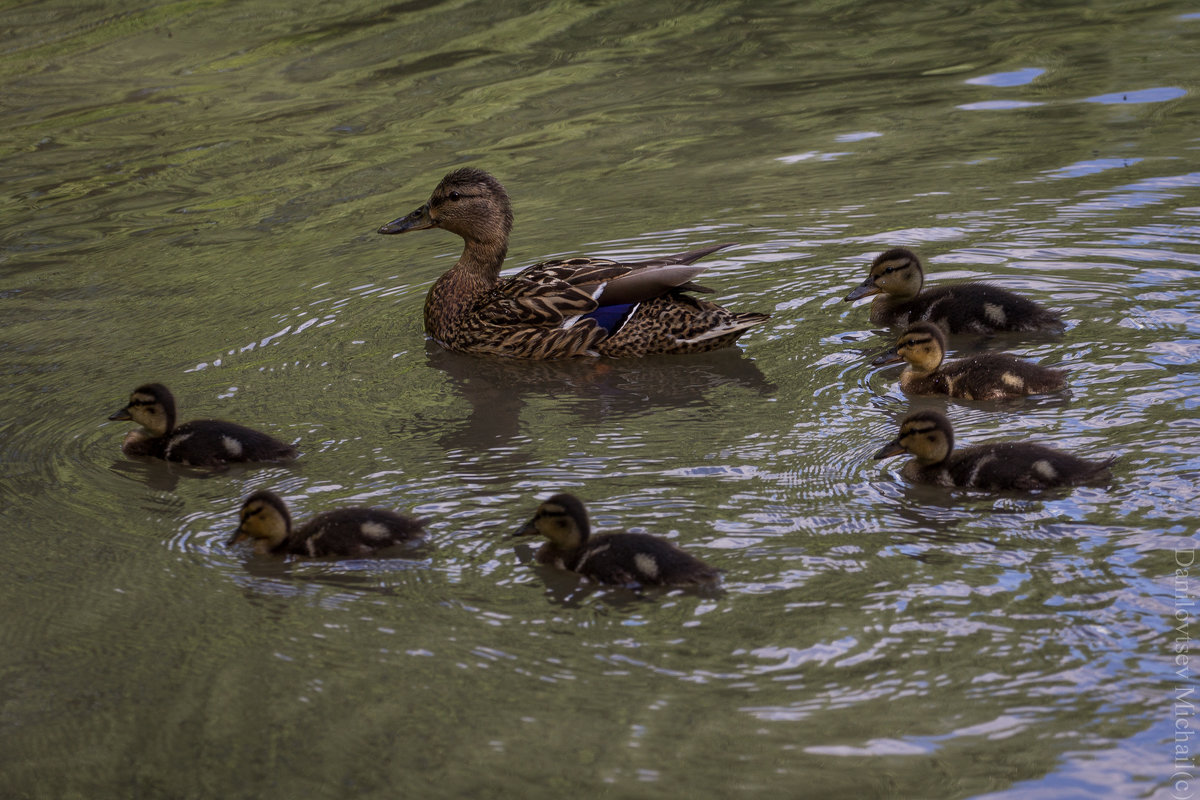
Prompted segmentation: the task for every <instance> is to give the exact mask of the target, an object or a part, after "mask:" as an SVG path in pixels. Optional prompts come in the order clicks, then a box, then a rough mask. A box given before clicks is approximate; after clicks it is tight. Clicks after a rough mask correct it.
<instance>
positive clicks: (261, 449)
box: [109, 383, 298, 469]
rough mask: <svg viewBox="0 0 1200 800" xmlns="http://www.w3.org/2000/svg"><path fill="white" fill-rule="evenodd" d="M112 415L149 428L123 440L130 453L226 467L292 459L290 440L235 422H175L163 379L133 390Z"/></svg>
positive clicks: (173, 399)
mask: <svg viewBox="0 0 1200 800" xmlns="http://www.w3.org/2000/svg"><path fill="white" fill-rule="evenodd" d="M109 419H122V420H123V419H128V420H133V421H134V422H136V423H138V424H139V425H141V426H142V427H143V428H145V430H141V431H131V432H130V433H129V434H128V435H127V436H126V437H125V441H124V443H123V444H122V445H121V450H122V451H123V452H124V453H125V455H127V456H149V457H151V458H161V459H164V460H166V461H177V462H179V463H181V464H188V465H191V466H196V467H212V468H215V469H223V468H225V467H227V466H228V465H229V464H230V463H232V462H246V461H290V460H291V459H293V458H295V457H296V456H297V455H298V453H297V452H296V448H294V447H292V446H291V445H290V444H284V443H283V442H281V441H279V440H277V439H274V438H272V437H270V436H268V435H267V434H265V433H259V432H258V431H255V430H251V429H250V428H247V427H245V426H242V425H237V424H234V423H232V422H222V421H221V420H216V419H201V420H193V421H192V422H185V423H184V424H182V425H180V426H178V427H176V426H175V396H174V395H172V394H171V392H170V390H169V389H167V387H166V386H163V385H162V384H161V383H147V384H145V385H143V386H139V387H138V388H136V389H134V390H133V394H131V395H130V396H129V404H128V405H126V406H125V407H124V408H121V409H118V410H117V411H114V412H113V413H112V414H111V415H110V416H109Z"/></svg>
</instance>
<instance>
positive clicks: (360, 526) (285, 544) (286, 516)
mask: <svg viewBox="0 0 1200 800" xmlns="http://www.w3.org/2000/svg"><path fill="white" fill-rule="evenodd" d="M421 535H422V521H421V520H418V519H413V518H411V517H406V516H404V515H402V514H397V513H396V512H394V511H388V510H387V509H383V508H338V509H335V510H333V511H326V512H324V513H321V514H318V515H317V516H315V517H313V518H312V519H310V520H309V521H308V522H306V523H304V524H303V525H301V526H300V527H299V528H293V527H292V516H291V513H290V512H289V511H288V508H287V504H286V503H284V502H283V500H282V499H281V498H280V497H279V496H278V495H276V494H273V493H272V492H267V491H261V492H255V493H254V494H252V495H250V496H249V497H247V498H246V500H245V502H243V503H242V510H241V516H240V523H239V525H238V529H237V530H236V531H235V532H234V534H233V536H231V537H230V538H229V541H228V542H227V544H229V545H233V544H236V543H237V542H239V541H241V540H243V539H253V540H254V549H255V552H257V553H261V554H270V555H287V554H293V555H301V556H310V557H314V558H316V557H319V556H366V555H370V554H371V553H374V552H376V551H378V550H382V549H384V548H386V547H391V546H393V545H397V544H401V543H403V542H409V541H413V540H415V539H419V538H420V537H421Z"/></svg>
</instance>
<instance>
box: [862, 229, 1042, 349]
mask: <svg viewBox="0 0 1200 800" xmlns="http://www.w3.org/2000/svg"><path fill="white" fill-rule="evenodd" d="M924 283H925V271H924V269H922V267H921V259H919V258H917V255H916V253H914V252H913V251H911V250H909V249H907V248H904V247H893V248H892V249H891V250H888V251H887V252H885V253H883V254H882V255H880V256H879V257H878V258H876V259H875V261H874V263H872V264H871V274H870V275H868V276H867V279H866V280H865V281H863V282H862V284H861V285H859V287H858V288H857V289H855V290H854V291H852V292H851V293H850V294H848V295H846V300H847V301H853V300H858V299H859V298H861V297H868V296H870V295H873V294H880V292H882V293H883V294H882V295H881V296H879V297H876V298H875V300H874V302H872V303H871V322H873V323H875V324H876V325H908V324H909V323H912V322H917V321H919V320H929V321H930V322H935V323H937V324H938V325H939V326H940V327H941V328H943V329H944V330H945V331H947V332H948V333H995V332H997V331H1047V332H1051V333H1061V332H1062V331H1063V329H1064V327H1065V326H1064V325H1063V321H1062V318H1061V317H1060V316H1059V315H1058V313H1057V312H1055V311H1050V310H1048V309H1045V308H1042V307H1041V306H1040V305H1038V304H1037V303H1035V302H1034V301H1032V300H1030V299H1029V298H1027V297H1022V296H1021V295H1019V294H1014V293H1012V292H1010V291H1008V290H1006V289H1000V288H998V287H996V286H992V285H990V284H986V283H957V284H951V285H949V286H935V287H934V288H932V289H927V290H925V291H921V287H922V286H923V285H924Z"/></svg>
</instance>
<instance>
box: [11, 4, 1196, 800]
mask: <svg viewBox="0 0 1200 800" xmlns="http://www.w3.org/2000/svg"><path fill="white" fill-rule="evenodd" d="M1197 52H1200V12H1198V11H1197V9H1196V8H1195V7H1194V6H1193V5H1190V4H1186V3H1182V2H1165V3H1158V4H1145V3H1127V2H1101V3H1092V4H1088V5H1087V6H1084V5H1082V4H1081V5H1079V6H1075V7H1063V6H1061V5H1060V4H1056V3H1048V2H1045V3H1036V2H1025V3H1001V2H990V3H985V4H960V3H951V2H937V3H927V4H893V3H882V2H861V3H845V2H841V3H839V2H825V3H813V4H808V5H798V4H792V3H759V2H755V3H750V2H744V3H711V4H709V3H646V2H636V3H634V2H597V3H589V4H583V3H551V4H542V5H538V4H531V3H505V2H500V3H495V2H493V3H482V2H478V1H477V0H462V1H461V2H445V3H438V2H434V1H433V0H414V1H413V2H407V3H399V4H394V5H390V6H369V5H366V4H362V3H359V2H353V1H352V2H344V3H338V4H316V5H313V4H301V3H296V4H294V5H292V6H285V5H281V4H278V3H256V2H249V0H245V1H243V2H179V3H161V4H148V3H140V4H139V3H132V2H130V3H105V4H92V5H72V4H70V3H67V2H55V1H54V0H51V2H38V3H25V4H20V3H18V4H12V3H9V4H4V5H2V6H0V110H2V112H3V119H4V125H3V126H2V127H0V182H2V185H3V187H4V191H3V192H0V314H2V316H0V319H2V320H3V333H2V335H0V402H2V404H3V408H4V409H5V412H6V413H5V414H4V415H3V417H0V559H2V561H0V563H3V565H4V579H3V581H0V602H2V604H3V605H2V607H3V609H4V611H5V614H4V616H5V622H4V625H3V627H2V628H0V631H2V634H0V795H2V796H4V797H14V798H96V797H139V798H158V797H172V798H175V797H197V798H199V797H300V796H304V797H397V796H404V797H408V796H412V797H417V796H426V797H515V796H520V797H561V796H580V797H591V796H607V797H639V798H641V797H663V798H668V797H670V798H674V797H714V798H718V797H719V798H724V797H732V796H738V797H742V796H745V797H794V796H811V797H930V798H932V797H938V798H959V797H974V798H978V797H989V798H996V797H1002V798H1018V797H1020V798H1025V797H1037V798H1041V797H1047V798H1049V797H1053V798H1063V797H1089V798H1090V797H1131V796H1159V797H1171V796H1179V797H1194V796H1198V795H1200V783H1197V781H1196V779H1195V778H1194V777H1192V776H1195V775H1196V774H1197V772H1198V770H1197V769H1196V768H1195V767H1194V766H1193V765H1194V763H1195V760H1194V754H1195V750H1196V748H1197V747H1200V745H1197V744H1195V739H1185V745H1187V746H1188V747H1190V749H1186V748H1185V750H1186V752H1184V753H1183V755H1182V756H1179V757H1178V758H1181V759H1182V760H1177V754H1176V751H1175V741H1174V739H1175V735H1176V733H1177V731H1179V730H1181V728H1180V727H1179V726H1180V725H1181V724H1182V725H1183V728H1182V729H1183V730H1195V729H1196V727H1200V723H1196V722H1195V721H1194V720H1193V719H1192V717H1191V716H1190V715H1188V714H1187V713H1186V709H1185V708H1183V707H1182V706H1177V705H1174V701H1175V700H1176V698H1177V697H1180V696H1182V697H1184V698H1185V699H1186V697H1188V696H1189V695H1187V694H1186V692H1188V691H1190V690H1191V689H1193V688H1196V683H1195V680H1194V677H1193V675H1192V673H1191V671H1190V667H1189V666H1188V664H1187V663H1185V662H1180V661H1178V659H1179V658H1180V657H1181V656H1188V655H1189V653H1190V652H1191V650H1190V648H1191V644H1190V639H1189V638H1185V634H1186V633H1188V632H1190V630H1191V629H1190V627H1189V626H1190V623H1191V622H1192V621H1193V620H1192V614H1193V611H1194V609H1193V608H1192V607H1191V606H1190V605H1189V603H1190V602H1191V599H1192V598H1193V597H1194V596H1195V595H1196V594H1197V593H1198V591H1200V574H1197V573H1198V572H1200V568H1197V567H1191V568H1190V569H1189V570H1188V574H1185V575H1179V576H1177V575H1176V572H1175V570H1176V569H1177V562H1184V563H1186V562H1187V561H1188V559H1189V556H1188V555H1187V553H1188V551H1189V550H1190V549H1191V548H1194V547H1195V546H1196V544H1197V542H1196V532H1197V531H1196V521H1197V516H1198V514H1197V512H1196V510H1195V509H1196V508H1197V507H1198V501H1200V488H1198V479H1200V425H1198V423H1197V409H1198V408H1200V373H1198V371H1197V365H1198V364H1200V313H1198V307H1200V171H1198V170H1197V150H1198V147H1200V138H1198V134H1197V131H1200V124H1198V123H1200V113H1198V108H1197V101H1196V96H1197V95H1196V92H1197V81H1196V76H1197V71H1196V56H1195V54H1196V53H1197ZM463 164H471V165H474V166H478V167H482V168H485V169H487V170H489V171H490V172H492V173H494V174H495V175H496V176H497V177H498V178H499V179H500V180H501V181H502V182H503V183H504V184H505V186H506V187H507V189H508V191H509V194H510V195H511V196H512V198H513V202H514V207H515V214H516V225H515V228H514V233H513V239H512V242H511V247H510V249H509V261H508V264H509V266H511V267H514V268H515V267H519V266H524V265H527V264H529V263H532V262H534V261H536V260H538V259H540V258H543V257H547V256H552V255H561V254H581V253H585V254H591V255H607V256H613V257H629V258H634V257H641V256H645V255H650V254H658V253H667V252H677V251H681V250H685V249H688V248H690V247H699V246H702V245H704V244H707V243H711V242H716V241H734V242H738V246H736V247H733V248H730V249H728V250H725V251H721V252H720V253H716V254H714V255H713V256H710V257H708V258H707V259H706V263H708V264H710V269H709V270H708V271H707V272H706V273H705V274H704V277H703V282H704V283H705V284H706V285H710V286H712V287H713V288H715V289H716V290H717V294H716V295H715V297H716V298H717V299H719V300H720V301H721V302H722V303H724V304H726V305H728V306H729V307H731V308H734V309H736V310H739V311H752V310H755V311H767V312H770V313H772V314H773V318H772V320H771V322H770V323H768V324H767V325H766V326H763V327H761V328H758V329H756V330H755V331H753V332H752V333H751V334H749V335H748V336H746V337H745V338H744V339H743V340H742V344H741V346H740V348H739V349H738V350H733V351H727V352H723V353H715V354H711V355H704V356H693V357H682V358H673V359H672V358H656V359H647V360H645V361H640V362H605V363H597V362H593V361H580V362H572V363H564V364H522V363H506V362H502V361H488V360H480V359H472V358H465V357H461V356H456V355H451V354H447V353H445V352H442V351H440V350H439V349H438V348H436V347H435V346H432V345H428V344H427V343H426V342H425V340H424V336H423V332H422V329H421V307H422V304H423V302H424V296H425V292H426V291H427V290H428V287H429V285H430V284H431V283H432V282H433V281H434V280H435V279H436V277H437V276H438V275H439V274H441V272H442V271H444V270H445V269H447V268H449V266H450V265H451V264H453V262H454V260H455V259H456V258H457V255H458V251H459V242H458V240H456V239H455V238H454V237H453V236H451V235H449V234H447V233H444V232H441V231H430V232H423V233H413V234H409V235H406V236H403V237H381V236H377V235H376V234H375V233H374V231H375V229H376V228H377V227H378V226H379V225H380V224H382V223H383V222H386V221H388V220H390V219H392V218H394V217H396V216H398V215H400V214H403V213H407V212H408V211H411V210H412V209H413V208H415V207H416V206H417V205H419V204H420V203H421V202H423V201H424V200H425V199H426V198H427V197H428V194H429V192H430V191H431V190H432V188H433V186H434V185H435V184H436V182H437V181H438V180H439V179H440V178H441V176H442V175H444V174H445V173H446V172H447V171H449V170H450V169H452V168H454V167H456V166H459V165H463ZM892 245H907V246H910V247H914V248H916V249H917V250H919V251H920V252H921V253H922V254H923V255H924V256H925V257H926V259H927V261H928V263H929V268H930V281H931V282H934V283H936V282H941V281H946V280H953V279H962V278H988V279H991V280H994V281H996V282H1000V283H1003V284H1004V285H1005V286H1008V287H1011V288H1015V289H1017V290H1020V291H1023V292H1025V293H1027V294H1030V295H1031V296H1034V297H1036V298H1037V299H1039V300H1041V301H1043V302H1044V303H1046V304H1047V305H1050V306H1053V307H1056V308H1060V309H1062V310H1063V311H1064V315H1065V317H1066V318H1067V320H1068V331H1067V332H1066V334H1065V335H1063V336H1061V337H1012V338H1007V339H1003V340H1002V341H994V342H978V341H971V340H969V339H964V340H961V341H959V342H957V343H956V346H957V349H959V350H968V349H973V348H978V347H994V348H1003V349H1008V350H1011V351H1013V352H1017V353H1020V354H1021V355H1023V356H1025V357H1028V358H1032V359H1035V360H1038V361H1041V362H1042V363H1046V364H1051V365H1063V366H1065V367H1067V368H1068V369H1069V370H1070V371H1071V377H1070V386H1071V388H1070V391H1069V393H1067V394H1064V395H1061V396H1051V397H1040V398H1033V399H1029V400H1024V401H1016V402H1011V403H1001V404H997V403H957V402H938V401H916V402H917V404H918V405H921V406H929V405H932V406H933V407H936V408H941V409H943V410H945V411H947V413H948V414H949V415H950V416H951V418H952V419H953V420H954V423H955V425H956V430H957V431H958V436H959V438H960V439H961V440H962V441H963V442H966V443H979V442H983V441H988V440H994V439H1011V438H1016V439H1036V440H1038V441H1042V442H1046V443H1049V444H1052V445H1055V446H1058V447H1062V448H1065V449H1070V450H1072V451H1074V452H1078V453H1080V454H1083V455H1087V456H1092V457H1099V456H1102V455H1107V454H1116V455H1119V456H1120V457H1121V461H1120V463H1119V465H1118V467H1117V468H1116V474H1117V480H1116V481H1115V482H1114V484H1113V485H1112V486H1108V487H1090V488H1081V489H1076V490H1073V491H1064V492H1056V493H1049V494H1044V495H1034V496H1020V495H1010V496H1003V497H995V496H990V495H985V494H976V493H963V492H946V491H942V490H935V489H929V488H922V487H913V486H909V485H906V484H904V483H903V482H902V481H901V480H900V478H899V468H900V466H901V463H900V461H899V460H895V461H889V462H874V461H872V460H871V457H870V456H871V454H872V453H873V452H874V451H875V450H876V449H877V448H878V447H879V446H880V445H882V444H883V443H884V442H886V441H887V440H888V439H890V438H892V436H894V435H895V430H896V420H897V419H898V418H899V417H900V416H902V415H903V414H904V413H905V412H906V411H907V410H908V408H909V407H910V405H911V404H912V402H913V401H910V400H909V399H908V398H906V397H905V396H904V395H903V394H902V393H901V392H899V390H898V389H897V388H896V378H897V370H896V369H895V368H894V367H887V368H882V369H873V368H871V367H869V366H868V361H869V358H868V357H869V356H870V355H872V354H874V353H876V352H878V351H879V350H880V349H882V348H883V347H884V345H885V343H886V342H887V338H886V337H885V336H884V335H883V332H881V331H873V330H871V327H870V324H869V322H868V321H867V310H866V309H865V308H863V307H861V306H858V307H852V306H851V305H850V304H847V303H844V302H842V299H841V298H842V297H844V296H845V294H846V293H847V292H848V291H849V290H850V289H851V288H852V287H853V286H855V285H857V284H858V283H859V282H861V280H862V278H863V277H864V276H865V274H866V269H867V265H868V264H869V262H870V260H871V258H872V257H873V256H874V255H875V254H877V253H878V252H880V251H882V250H884V249H886V248H887V247H889V246H892ZM150 380H156V381H161V382H163V383H166V384H168V385H169V386H171V387H172V389H173V390H174V391H175V393H176V395H177V397H178V398H179V400H180V405H181V415H182V417H183V418H185V419H188V418H193V417H206V416H215V417H222V418H227V419H231V420H235V421H238V422H242V423H244V424H248V425H252V426H253V427H256V428H259V429H262V430H265V431H268V432H270V433H272V434H274V435H276V436H278V437H280V438H283V439H286V440H288V441H297V442H298V443H299V446H300V448H301V450H302V451H303V454H304V455H303V456H302V458H301V459H300V460H299V461H298V462H297V463H296V465H295V466H293V467H284V468H281V467H265V468H264V467H256V468H247V469H234V470H231V471H230V472H228V473H225V474H219V475H215V476H213V475H206V474H203V473H197V472H194V471H188V470H182V469H177V468H168V467H166V466H164V465H154V464H145V463H141V462H131V461H128V460H127V459H125V458H124V457H123V456H122V455H121V453H120V442H121V440H122V438H123V436H124V435H125V433H126V432H127V430H128V429H129V425H128V423H115V422H108V421H107V420H106V417H107V415H108V414H109V413H110V412H111V411H113V410H115V409H116V408H117V407H119V406H120V405H122V404H123V403H124V402H125V400H126V398H127V396H128V393H129V391H130V390H131V389H133V388H134V387H135V386H137V385H138V384H140V383H143V382H146V381H150ZM258 488H270V489H273V490H275V491H277V492H279V493H280V494H282V495H284V496H285V497H286V498H287V499H288V500H289V502H290V503H291V506H292V510H293V513H294V514H295V515H296V516H297V517H299V518H307V517H308V516H310V515H312V514H315V513H318V512H320V511H322V510H326V509H328V508H332V507H336V506H338V505H347V504H360V503H361V504H373V505H382V506H387V507H391V508H396V509H399V510H402V511H406V512H408V511H413V512H415V513H417V514H420V515H422V516H425V517H428V518H429V519H430V520H431V522H430V526H429V530H430V536H429V543H428V546H427V547H426V548H425V549H424V550H423V551H421V552H420V553H418V554H417V555H416V557H414V558H409V559H366V560H358V561H340V562H338V561H333V562H330V561H319V562H305V561H290V562H289V561H284V562H276V561H271V560H268V559H263V558H253V557H250V556H249V555H248V554H247V553H246V552H245V551H241V550H236V549H233V550H231V549H228V548H226V547H225V546H224V545H223V541H224V539H225V538H226V537H227V536H228V534H229V533H230V532H231V530H232V529H233V527H234V526H235V525H236V512H237V507H238V505H239V503H240V499H241V498H242V497H244V496H245V495H246V494H248V493H249V492H250V491H252V490H254V489H258ZM563 490H569V491H572V492H575V493H577V494H579V495H580V496H581V497H583V498H584V499H585V500H586V501H588V503H589V507H590V509H591V511H592V514H593V516H594V518H595V522H596V524H597V527H598V528H600V529H602V530H604V529H607V530H612V529H618V528H622V527H634V528H640V529H644V530H646V531H649V532H652V533H656V534H659V535H663V536H668V537H670V538H672V539H673V540H674V541H676V542H677V543H679V544H682V545H684V546H686V547H687V548H688V549H689V550H690V551H692V552H694V553H696V554H697V555H699V556H701V557H703V558H704V559H705V560H707V561H709V562H711V563H712V564H714V565H715V566H718V567H720V568H722V569H723V570H725V580H724V590H723V592H722V593H720V594H719V595H716V596H706V595H694V594H679V593H667V594H646V595H639V594H636V593H634V592H631V591H628V590H601V591H596V590H595V589H594V588H591V587H587V586H584V585H581V584H579V583H577V582H576V581H574V580H572V579H571V578H570V577H569V576H564V575H557V574H554V573H552V572H549V573H548V572H545V571H541V570H539V569H536V568H535V567H533V566H532V565H531V564H530V563H529V561H530V550H529V548H528V546H527V545H525V544H516V545H515V546H514V543H513V542H512V541H511V540H509V539H508V538H507V536H508V534H509V533H511V532H512V531H513V530H514V529H515V528H516V526H517V525H519V524H520V523H521V522H523V521H525V520H526V519H528V517H529V515H530V514H531V513H532V511H533V510H534V508H535V506H536V504H537V501H538V499H539V498H542V497H545V496H546V495H548V494H550V493H553V492H557V491H563ZM1177 627H1179V628H1182V631H1178V630H1176V628H1177ZM1177 640H1181V641H1177ZM1181 693H1183V694H1182V695H1181ZM1177 714H1180V716H1176V715H1177ZM1180 781H1182V782H1183V783H1182V784H1181V783H1180Z"/></svg>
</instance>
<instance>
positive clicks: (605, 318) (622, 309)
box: [583, 303, 638, 334]
mask: <svg viewBox="0 0 1200 800" xmlns="http://www.w3.org/2000/svg"><path fill="white" fill-rule="evenodd" d="M637 305H638V304H637V303H621V304H619V305H615V306H600V307H599V308H597V309H596V310H595V311H592V312H590V313H587V314H584V315H583V318H584V319H594V320H596V322H597V323H598V324H599V325H600V327H601V328H604V330H606V331H608V332H609V333H610V334H612V333H616V332H617V331H618V330H619V329H620V328H621V326H622V325H624V324H625V320H627V319H628V318H629V315H630V314H631V313H633V310H634V309H635V308H637Z"/></svg>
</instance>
